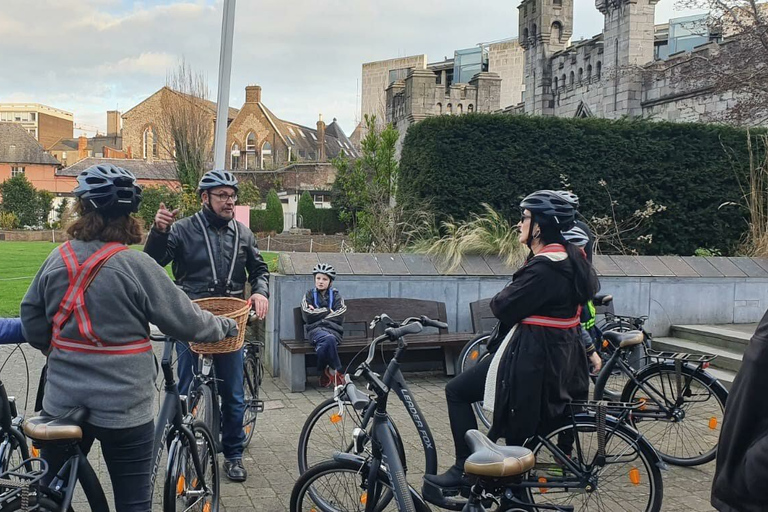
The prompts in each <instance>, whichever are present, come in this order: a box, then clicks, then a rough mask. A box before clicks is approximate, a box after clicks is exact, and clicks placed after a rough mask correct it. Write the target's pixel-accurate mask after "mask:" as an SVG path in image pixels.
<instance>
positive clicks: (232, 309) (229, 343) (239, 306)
mask: <svg viewBox="0 0 768 512" xmlns="http://www.w3.org/2000/svg"><path fill="white" fill-rule="evenodd" d="M193 302H195V303H196V304H197V305H198V306H200V308H201V309H204V310H206V311H210V312H211V313H213V314H214V315H217V316H225V317H227V318H231V319H232V320H234V321H235V322H236V323H237V330H238V332H237V336H230V337H228V338H224V339H223V340H221V341H217V342H216V343H192V342H190V343H189V348H190V349H191V350H192V352H194V353H195V354H225V353H227V352H234V351H236V350H240V348H241V347H242V346H243V341H244V340H245V328H246V325H247V323H248V310H249V309H250V307H249V306H248V303H247V302H246V301H244V300H242V299H235V298H232V297H212V298H209V299H197V300H195V301H193Z"/></svg>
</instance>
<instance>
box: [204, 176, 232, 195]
mask: <svg viewBox="0 0 768 512" xmlns="http://www.w3.org/2000/svg"><path fill="white" fill-rule="evenodd" d="M216 187H232V188H234V189H235V192H237V178H235V175H234V174H232V173H231V172H229V171H217V170H213V171H208V172H207V173H205V174H203V177H202V179H201V180H200V184H199V185H198V186H197V193H198V194H199V193H201V192H202V191H203V190H210V189H212V188H216Z"/></svg>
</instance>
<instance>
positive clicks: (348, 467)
mask: <svg viewBox="0 0 768 512" xmlns="http://www.w3.org/2000/svg"><path fill="white" fill-rule="evenodd" d="M342 473H346V474H348V476H349V477H351V478H352V479H351V482H352V483H353V484H354V485H353V489H354V490H355V495H359V496H360V498H358V499H357V500H356V501H355V503H354V504H350V506H345V507H343V508H341V507H339V506H336V505H333V504H329V503H328V500H330V498H326V497H325V496H320V495H319V493H318V492H317V490H314V492H313V490H312V484H313V483H314V482H315V481H317V480H319V479H320V478H322V477H323V476H325V475H336V478H334V482H333V483H334V487H335V488H338V487H339V486H340V485H341V481H342V477H341V476H339V475H340V474H342ZM367 475H368V465H367V463H366V461H364V460H362V459H361V460H359V461H355V460H328V461H325V462H321V463H319V464H316V465H314V466H312V467H311V468H310V469H309V470H307V471H305V472H304V473H302V475H301V476H300V477H299V478H298V480H296V483H295V484H294V486H293V489H292V490H291V500H290V511H291V512H309V511H310V510H317V509H315V508H314V507H311V506H310V508H305V507H303V506H302V504H303V502H304V500H305V498H309V499H310V500H312V501H313V502H317V501H322V503H321V504H317V506H318V508H319V509H320V510H322V511H323V512H362V511H364V510H365V506H366V505H365V503H366V501H367V490H366V491H365V492H362V491H360V484H362V480H360V479H361V478H364V477H366V476H367ZM378 480H379V482H380V483H381V484H382V485H383V486H384V489H382V491H383V492H382V493H381V496H382V497H386V496H391V493H392V484H391V483H390V480H389V475H388V473H387V472H386V471H384V470H383V469H381V468H379V471H378ZM409 490H410V493H411V497H412V499H413V502H414V506H415V507H416V511H417V512H429V510H430V509H429V507H428V506H427V505H426V504H425V503H424V502H423V500H422V499H421V497H420V496H419V495H418V494H417V493H416V491H415V490H414V489H413V488H411V487H409ZM308 494H309V496H307V495H308ZM348 494H351V493H348ZM363 496H365V498H363ZM381 501H384V500H381ZM375 510H376V512H384V511H387V512H389V511H394V510H396V503H395V501H393V500H391V498H390V499H388V500H386V502H385V503H383V502H380V503H379V504H377V506H376V508H375Z"/></svg>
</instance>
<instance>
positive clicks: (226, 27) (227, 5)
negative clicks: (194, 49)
mask: <svg viewBox="0 0 768 512" xmlns="http://www.w3.org/2000/svg"><path fill="white" fill-rule="evenodd" d="M235 2H236V0H224V15H223V17H222V21H221V53H220V54H219V90H218V98H217V104H216V131H215V134H214V142H213V162H214V169H224V166H225V163H224V162H225V158H226V152H227V120H228V119H229V80H230V77H231V75H232V41H233V39H234V35H235Z"/></svg>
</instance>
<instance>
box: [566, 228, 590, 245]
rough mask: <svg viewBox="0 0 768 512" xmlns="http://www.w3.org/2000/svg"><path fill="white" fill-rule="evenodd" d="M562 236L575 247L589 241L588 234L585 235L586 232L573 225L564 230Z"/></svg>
mask: <svg viewBox="0 0 768 512" xmlns="http://www.w3.org/2000/svg"><path fill="white" fill-rule="evenodd" d="M563 238H565V241H566V242H568V243H570V244H573V245H575V246H576V247H584V246H586V245H587V244H588V243H589V236H587V233H586V232H585V231H584V230H583V229H581V228H580V227H578V226H574V227H573V228H571V229H569V230H568V231H564V232H563Z"/></svg>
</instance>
